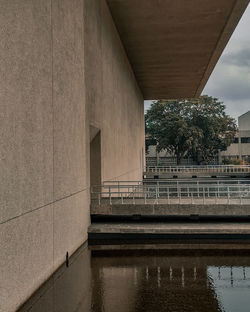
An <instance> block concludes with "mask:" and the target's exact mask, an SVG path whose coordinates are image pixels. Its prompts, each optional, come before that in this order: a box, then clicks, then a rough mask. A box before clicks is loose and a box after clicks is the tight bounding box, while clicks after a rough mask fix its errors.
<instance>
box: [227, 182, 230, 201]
mask: <svg viewBox="0 0 250 312" xmlns="http://www.w3.org/2000/svg"><path fill="white" fill-rule="evenodd" d="M229 201H230V194H229V186H228V187H227V203H228V204H229Z"/></svg>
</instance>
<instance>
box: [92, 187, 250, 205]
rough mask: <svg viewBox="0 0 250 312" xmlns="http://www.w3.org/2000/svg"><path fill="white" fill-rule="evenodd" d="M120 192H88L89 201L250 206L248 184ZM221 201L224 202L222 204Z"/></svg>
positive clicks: (145, 188) (141, 189) (123, 190)
mask: <svg viewBox="0 0 250 312" xmlns="http://www.w3.org/2000/svg"><path fill="white" fill-rule="evenodd" d="M130 187H131V186H129V187H128V188H127V189H126V188H122V189H119V190H116V187H115V188H114V190H111V187H110V186H109V189H108V191H105V189H104V190H103V189H102V190H101V191H99V192H94V191H93V192H92V194H91V197H92V200H98V203H99V204H101V202H102V201H103V200H104V201H107V200H108V201H109V203H110V204H112V203H113V202H114V201H115V202H116V203H121V204H124V203H125V202H126V201H127V202H128V200H132V202H130V203H133V204H135V203H139V202H141V199H143V203H144V204H146V203H150V200H151V201H152V199H154V204H155V203H156V204H159V203H165V204H166V203H167V204H170V203H171V200H178V202H179V203H180V204H181V203H182V204H185V203H190V199H191V204H194V203H197V200H198V199H199V202H200V200H202V203H203V204H206V203H211V199H213V203H215V204H219V203H223V202H225V203H226V204H231V203H234V202H233V200H235V199H238V200H239V202H238V203H239V204H240V205H242V204H250V200H249V199H250V185H249V184H237V185H235V184H231V185H228V184H227V185H222V184H214V185H211V184H208V185H199V184H194V185H149V186H148V185H141V186H137V187H134V188H133V189H131V190H132V191H131V190H130ZM223 200H224V201H223Z"/></svg>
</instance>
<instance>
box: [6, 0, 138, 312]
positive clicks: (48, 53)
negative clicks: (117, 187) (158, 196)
mask: <svg viewBox="0 0 250 312" xmlns="http://www.w3.org/2000/svg"><path fill="white" fill-rule="evenodd" d="M85 19H86V21H85ZM84 28H86V30H85V29H84ZM99 45H100V46H99ZM85 52H86V55H85ZM0 77H1V78H0V90H1V92H0V102H1V105H0V119H1V123H0V146H1V149H0V175H1V181H0V194H1V196H0V232H1V241H0V247H1V250H3V253H2V252H1V255H0V259H1V271H0V280H1V287H0V301H1V308H0V310H1V311H4V312H6V311H8V312H11V311H14V310H15V308H16V307H18V305H20V304H22V303H23V302H24V301H25V300H26V299H27V297H28V296H30V295H31V293H32V292H33V291H34V290H35V289H36V288H37V287H38V286H39V285H40V284H41V283H42V282H43V281H44V280H45V279H46V278H48V277H49V275H50V274H51V273H52V272H53V271H54V270H55V269H56V268H57V267H58V266H59V265H60V264H61V263H62V262H63V261H65V255H66V252H67V251H68V252H69V254H70V255H71V254H72V253H73V252H74V251H75V250H76V249H77V248H78V247H79V246H80V245H81V244H82V243H83V242H84V241H85V240H86V239H87V228H88V225H89V223H90V213H89V203H90V201H89V184H90V168H89V167H90V166H89V164H90V140H91V133H90V126H91V125H92V126H94V127H95V128H97V129H100V130H101V132H100V136H101V150H102V154H101V158H102V164H101V168H102V172H101V175H102V176H101V178H102V179H109V178H110V179H111V178H112V179H113V178H117V177H118V178H120V177H121V176H122V177H124V179H141V176H142V170H143V169H142V168H143V155H144V119H143V118H144V115H143V98H142V95H141V92H140V90H139V88H138V86H137V82H136V80H135V77H134V75H133V71H132V69H131V68H130V65H129V62H128V59H127V56H126V53H125V51H124V49H123V46H122V43H121V41H120V39H119V35H118V33H117V31H116V28H115V25H114V23H113V20H112V17H111V15H110V12H109V9H108V7H107V5H106V2H105V1H104V0H102V1H99V0H98V1H97V0H91V1H90V0H36V1H33V0H25V1H18V0H8V1H7V0H3V1H0ZM85 84H86V85H87V88H88V89H87V90H88V92H86V88H85ZM86 104H87V105H86ZM127 146H133V149H131V150H128V149H127ZM111 151H112V152H111ZM92 171H93V170H92ZM48 210H49V212H50V213H49V215H48ZM44 215H46V216H44ZM29 220H31V221H29ZM33 220H34V221H33ZM30 222H31V224H30ZM32 222H33V223H34V224H33V225H32ZM14 224H15V226H14ZM48 224H49V226H50V229H49V230H48ZM22 227H23V228H24V230H23V231H22V230H21V228H22ZM39 239H40V243H39V242H37V240H38V241H39ZM34 240H36V241H35V242H33V241H34ZM8 248H9V249H10V250H8ZM9 253H10V254H9ZM24 274H25V276H24ZM9 293H12V294H13V295H9ZM48 300H49V298H48Z"/></svg>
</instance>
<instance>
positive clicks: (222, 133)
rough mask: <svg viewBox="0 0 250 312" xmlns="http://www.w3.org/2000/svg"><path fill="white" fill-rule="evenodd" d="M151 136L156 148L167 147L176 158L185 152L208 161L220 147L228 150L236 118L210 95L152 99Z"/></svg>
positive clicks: (148, 125)
mask: <svg viewBox="0 0 250 312" xmlns="http://www.w3.org/2000/svg"><path fill="white" fill-rule="evenodd" d="M145 121H146V135H147V138H148V140H155V142H156V143H157V150H158V151H160V150H162V149H166V150H167V151H168V152H170V153H172V154H174V155H175V156H176V158H177V164H179V163H180V161H181V159H182V158H183V157H184V156H186V155H188V154H189V155H191V156H193V157H194V159H196V160H197V161H198V160H201V161H202V162H204V163H208V162H209V160H210V159H212V158H214V156H216V155H217V153H218V150H226V148H227V146H229V145H230V144H231V143H232V142H233V140H234V136H235V133H236V130H237V127H236V124H235V121H234V119H232V118H231V117H229V116H228V115H227V114H226V113H225V105H223V103H222V102H219V101H218V100H217V99H216V98H212V97H209V96H207V95H204V96H201V97H200V98H199V99H191V100H190V99H188V100H187V99H181V100H160V101H156V102H153V104H152V105H151V107H150V109H149V110H148V111H147V113H146V115H145Z"/></svg>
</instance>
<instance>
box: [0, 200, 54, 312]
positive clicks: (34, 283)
mask: <svg viewBox="0 0 250 312" xmlns="http://www.w3.org/2000/svg"><path fill="white" fill-rule="evenodd" d="M52 237H53V206H52V205H49V206H47V207H46V208H43V209H40V210H37V211H34V212H32V213H29V214H26V215H25V216H23V217H21V218H16V219H14V220H12V221H9V222H7V223H4V224H1V225H0V250H1V252H0V279H1V288H0V311H1V312H10V311H15V310H16V309H17V307H18V306H19V305H20V303H23V301H24V299H26V298H27V297H29V296H30V295H31V294H32V292H33V291H34V290H35V289H36V288H38V287H39V286H40V284H41V283H43V282H44V281H45V280H46V279H47V278H48V276H49V275H50V274H52V273H53V239H52Z"/></svg>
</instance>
